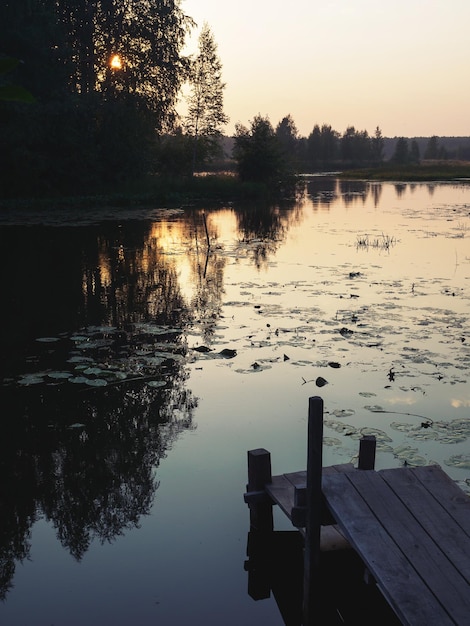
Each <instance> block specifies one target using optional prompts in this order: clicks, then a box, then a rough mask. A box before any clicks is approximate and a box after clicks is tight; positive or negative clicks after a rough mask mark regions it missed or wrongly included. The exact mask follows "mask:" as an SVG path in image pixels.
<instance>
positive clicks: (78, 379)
mask: <svg viewBox="0 0 470 626" xmlns="http://www.w3.org/2000/svg"><path fill="white" fill-rule="evenodd" d="M89 380H90V379H89V378H85V376H74V377H73V378H69V383H73V384H74V385H86V384H87V382H88V381H89Z"/></svg>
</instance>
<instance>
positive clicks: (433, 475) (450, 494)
mask: <svg viewBox="0 0 470 626" xmlns="http://www.w3.org/2000/svg"><path fill="white" fill-rule="evenodd" d="M413 473H414V474H415V475H416V476H417V477H418V478H419V480H420V481H421V483H422V484H423V485H425V486H426V488H427V489H428V491H430V492H431V493H432V494H433V496H434V497H435V498H438V499H439V500H440V501H442V502H445V507H446V510H447V512H448V513H449V514H450V515H452V517H453V518H454V520H455V521H456V522H457V524H458V525H459V526H460V527H461V528H462V530H463V531H464V532H465V533H466V534H467V535H468V536H469V537H470V498H469V497H468V496H467V494H465V493H464V492H463V491H462V489H460V487H459V486H458V485H457V484H456V483H455V482H454V481H453V480H452V479H451V478H450V477H449V476H448V475H447V474H446V473H445V472H444V471H443V470H442V469H441V468H440V467H439V466H437V465H427V466H425V467H414V468H413Z"/></svg>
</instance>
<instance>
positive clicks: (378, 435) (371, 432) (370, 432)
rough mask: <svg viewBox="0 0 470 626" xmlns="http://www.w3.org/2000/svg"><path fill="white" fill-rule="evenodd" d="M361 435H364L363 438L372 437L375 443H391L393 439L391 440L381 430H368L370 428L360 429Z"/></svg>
mask: <svg viewBox="0 0 470 626" xmlns="http://www.w3.org/2000/svg"><path fill="white" fill-rule="evenodd" d="M361 435H364V436H367V435H373V436H374V437H375V438H376V440H377V441H384V442H385V441H387V442H391V441H393V439H391V438H390V437H389V436H388V435H387V433H384V431H383V430H379V429H378V428H370V427H365V428H361Z"/></svg>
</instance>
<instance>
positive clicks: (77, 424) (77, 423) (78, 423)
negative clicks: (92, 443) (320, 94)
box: [69, 422, 85, 428]
mask: <svg viewBox="0 0 470 626" xmlns="http://www.w3.org/2000/svg"><path fill="white" fill-rule="evenodd" d="M69 428H85V424H81V423H80V422H76V423H75V424H70V426H69Z"/></svg>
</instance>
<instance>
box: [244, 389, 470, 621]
mask: <svg viewBox="0 0 470 626" xmlns="http://www.w3.org/2000/svg"><path fill="white" fill-rule="evenodd" d="M322 439H323V401H322V399H321V398H319V397H313V398H310V399H309V424H308V453H307V469H306V470H305V471H299V472H294V473H290V474H284V475H281V476H272V475H271V459H270V454H269V452H268V451H266V450H264V449H257V450H251V451H249V452H248V486H247V493H246V494H245V496H244V497H245V501H246V502H247V504H248V505H249V508H250V529H251V532H252V533H255V535H258V536H260V535H266V534H268V535H269V534H270V533H272V531H273V515H272V508H273V505H274V504H277V505H279V506H280V508H281V509H282V510H283V511H284V513H285V514H286V515H287V516H288V518H289V519H290V520H291V522H292V524H293V525H294V526H295V527H296V528H298V529H299V530H300V532H301V533H302V535H303V537H304V581H303V616H302V623H303V624H304V625H306V626H307V625H310V624H321V623H323V622H322V621H321V619H320V616H319V615H318V612H316V606H318V597H317V596H318V588H319V580H320V577H321V575H322V574H321V571H320V551H321V550H322V549H339V548H344V547H348V546H349V547H350V548H351V549H352V550H354V551H355V553H356V554H357V555H358V556H359V557H360V559H361V561H362V563H363V565H364V571H365V573H366V576H367V577H368V579H369V581H370V582H371V584H373V585H376V587H377V588H378V589H379V590H380V592H381V594H382V595H383V597H384V598H385V600H386V601H387V603H388V605H389V606H390V607H391V609H392V610H393V612H394V614H395V615H396V616H397V618H398V620H399V622H400V623H401V624H405V625H409V626H431V625H436V626H447V625H451V624H453V625H458V626H468V625H470V498H469V497H468V496H467V495H466V494H465V493H464V492H463V491H462V490H461V489H460V488H459V487H458V486H457V485H456V484H455V483H454V482H453V481H452V480H451V479H450V478H449V477H448V476H447V474H446V473H445V472H444V471H443V470H442V469H441V468H440V467H439V466H436V465H431V466H426V467H414V468H412V467H400V468H395V469H388V470H380V471H375V470H374V462H375V440H374V439H373V438H370V437H367V438H364V439H363V440H362V441H361V443H360V450H359V463H358V468H357V469H355V468H354V467H353V466H352V465H350V464H347V465H339V466H334V467H329V468H323V467H322Z"/></svg>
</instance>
